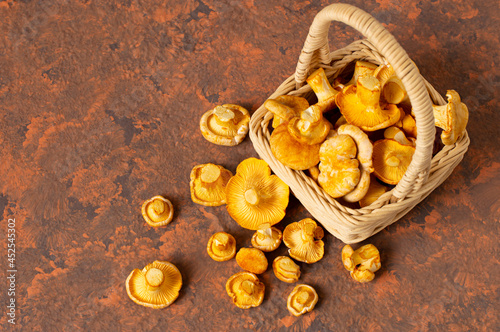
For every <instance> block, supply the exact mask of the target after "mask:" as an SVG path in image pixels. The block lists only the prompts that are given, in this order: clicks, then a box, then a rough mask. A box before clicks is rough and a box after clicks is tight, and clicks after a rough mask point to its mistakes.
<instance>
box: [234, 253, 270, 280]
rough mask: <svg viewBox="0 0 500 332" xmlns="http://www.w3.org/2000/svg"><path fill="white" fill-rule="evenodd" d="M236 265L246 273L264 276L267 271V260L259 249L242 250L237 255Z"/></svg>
mask: <svg viewBox="0 0 500 332" xmlns="http://www.w3.org/2000/svg"><path fill="white" fill-rule="evenodd" d="M236 263H238V265H239V266H240V267H241V268H242V269H243V270H245V271H248V272H252V273H255V274H262V273H264V272H266V270H267V266H268V263H267V258H266V255H264V253H263V252H262V251H261V250H259V249H257V248H241V249H240V250H239V251H238V253H237V254H236Z"/></svg>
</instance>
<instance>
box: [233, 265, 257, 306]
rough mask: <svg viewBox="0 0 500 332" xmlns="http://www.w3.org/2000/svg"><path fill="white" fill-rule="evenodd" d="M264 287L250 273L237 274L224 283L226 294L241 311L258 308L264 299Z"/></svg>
mask: <svg viewBox="0 0 500 332" xmlns="http://www.w3.org/2000/svg"><path fill="white" fill-rule="evenodd" d="M264 291H265V286H264V284H263V283H261V282H260V281H259V278H257V276H256V275H255V274H253V273H251V272H239V273H236V274H235V275H233V276H231V277H230V278H229V279H228V281H227V282H226V292H227V295H229V297H231V298H232V299H233V303H234V304H235V305H236V306H237V307H238V308H241V309H249V308H251V307H258V306H259V305H260V304H261V303H262V300H263V299H264Z"/></svg>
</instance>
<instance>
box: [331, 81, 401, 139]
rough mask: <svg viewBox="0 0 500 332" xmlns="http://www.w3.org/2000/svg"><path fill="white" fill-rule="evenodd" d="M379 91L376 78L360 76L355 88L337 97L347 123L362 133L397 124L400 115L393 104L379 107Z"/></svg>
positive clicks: (348, 88) (348, 89)
mask: <svg viewBox="0 0 500 332" xmlns="http://www.w3.org/2000/svg"><path fill="white" fill-rule="evenodd" d="M380 91H381V86H380V81H379V80H378V79H377V78H375V77H373V76H370V75H366V76H361V77H359V78H358V84H357V86H354V85H350V86H348V87H346V88H345V89H344V90H342V92H340V93H339V94H338V95H337V97H336V101H337V106H338V107H339V109H340V112H341V113H342V115H343V116H344V117H345V119H346V121H347V122H348V123H350V124H352V125H355V126H356V127H359V128H361V129H363V130H364V131H375V130H378V129H384V128H387V127H389V126H392V125H393V124H395V123H396V122H398V120H399V117H400V115H401V113H400V109H399V108H398V107H397V106H396V105H394V104H387V105H384V108H382V107H381V106H380Z"/></svg>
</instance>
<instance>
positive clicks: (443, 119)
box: [432, 90, 469, 145]
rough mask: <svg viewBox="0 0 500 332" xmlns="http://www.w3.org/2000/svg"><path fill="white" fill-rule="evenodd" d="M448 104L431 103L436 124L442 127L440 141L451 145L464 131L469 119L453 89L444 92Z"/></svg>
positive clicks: (465, 107)
mask: <svg viewBox="0 0 500 332" xmlns="http://www.w3.org/2000/svg"><path fill="white" fill-rule="evenodd" d="M446 97H447V98H448V104H446V105H442V106H438V105H433V106H432V108H433V109H434V118H435V120H436V126H437V127H439V128H441V129H443V132H442V133H441V141H443V144H444V145H452V144H455V142H456V141H457V140H458V138H459V137H460V136H462V134H463V133H464V132H465V127H466V126H467V122H468V121H469V110H468V109H467V106H466V105H465V104H464V103H462V101H461V100H460V95H459V94H458V93H457V92H456V91H455V90H448V91H447V92H446Z"/></svg>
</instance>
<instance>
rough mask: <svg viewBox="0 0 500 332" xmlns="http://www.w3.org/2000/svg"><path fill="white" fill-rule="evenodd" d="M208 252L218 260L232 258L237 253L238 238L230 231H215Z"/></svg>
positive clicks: (209, 241) (222, 260) (208, 245)
mask: <svg viewBox="0 0 500 332" xmlns="http://www.w3.org/2000/svg"><path fill="white" fill-rule="evenodd" d="M207 252H208V255H209V256H210V257H211V258H212V259H213V260H215V261H217V262H224V261H227V260H230V259H231V258H233V257H234V255H235V254H236V240H235V239H234V237H233V236H232V235H231V234H229V233H226V232H218V233H215V234H214V235H212V236H211V237H210V239H209V240H208V244H207Z"/></svg>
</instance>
